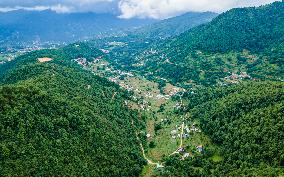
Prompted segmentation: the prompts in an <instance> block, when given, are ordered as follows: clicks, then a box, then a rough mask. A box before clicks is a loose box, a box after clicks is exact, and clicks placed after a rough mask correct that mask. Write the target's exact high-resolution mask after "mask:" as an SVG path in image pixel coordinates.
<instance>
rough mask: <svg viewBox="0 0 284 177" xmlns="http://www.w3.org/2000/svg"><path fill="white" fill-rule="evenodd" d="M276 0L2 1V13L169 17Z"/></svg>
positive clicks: (0, 9) (255, 4) (0, 2)
mask: <svg viewBox="0 0 284 177" xmlns="http://www.w3.org/2000/svg"><path fill="white" fill-rule="evenodd" d="M274 1H276V0H0V12H1V11H2V12H6V11H11V10H16V9H26V10H46V9H50V10H53V11H56V12H59V13H67V12H89V11H91V12H98V13H114V14H118V13H119V12H121V16H120V17H121V18H133V17H139V18H148V17H150V18H157V19H161V18H167V17H171V16H176V15H179V14H181V13H184V12H188V11H214V12H223V11H225V10H228V9H230V8H233V7H243V6H258V5H262V4H267V3H271V2H274Z"/></svg>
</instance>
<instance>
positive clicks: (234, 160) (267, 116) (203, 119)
mask: <svg viewBox="0 0 284 177" xmlns="http://www.w3.org/2000/svg"><path fill="white" fill-rule="evenodd" d="M187 97H188V100H189V105H188V111H189V113H190V114H191V117H192V119H195V120H198V121H200V125H201V126H202V130H203V131H205V133H206V134H207V135H209V137H210V138H211V139H212V140H213V142H214V143H215V144H216V145H217V146H218V147H219V148H220V151H221V155H222V159H221V161H217V162H216V160H215V162H214V153H216V151H214V149H212V148H211V149H206V148H205V152H204V154H203V155H200V156H197V157H194V158H192V159H188V160H186V161H180V160H179V159H177V158H169V159H167V162H166V164H167V167H166V168H165V170H163V171H162V172H161V173H162V174H164V175H166V176H171V175H172V176H204V175H205V176H209V175H214V176H279V175H280V174H282V175H283V174H284V170H283V165H284V156H283V154H284V151H283V150H284V149H283V147H284V141H283V140H284V131H283V127H284V121H283V120H284V114H283V113H284V112H283V111H284V84H283V83H277V82H255V83H252V82H245V83H243V84H239V85H234V86H229V87H220V88H208V89H202V90H200V91H198V92H197V93H196V94H190V95H187ZM212 156H213V158H212Z"/></svg>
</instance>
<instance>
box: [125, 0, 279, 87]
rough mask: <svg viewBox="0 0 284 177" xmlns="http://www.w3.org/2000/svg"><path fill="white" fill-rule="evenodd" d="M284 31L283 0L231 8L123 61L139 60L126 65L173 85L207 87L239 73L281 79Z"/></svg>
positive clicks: (258, 77)
mask: <svg viewBox="0 0 284 177" xmlns="http://www.w3.org/2000/svg"><path fill="white" fill-rule="evenodd" d="M283 29H284V2H283V1H282V2H275V3H272V4H269V5H265V6H261V7H250V8H237V9H232V10H230V11H228V12H225V13H223V14H221V15H219V16H218V17H216V18H214V19H213V20H212V21H211V22H209V23H207V24H204V25H201V26H198V27H195V28H193V29H191V30H189V31H187V32H185V33H183V34H181V35H179V36H177V37H174V38H172V39H169V40H167V41H165V42H160V44H153V45H151V46H150V47H148V49H145V52H144V53H142V52H140V53H141V54H138V56H137V57H132V58H134V59H132V58H130V59H129V61H131V62H128V63H135V62H136V63H139V66H136V65H132V66H133V67H132V68H131V69H133V70H136V71H140V72H141V73H143V74H147V73H149V71H150V72H152V73H153V74H152V75H153V76H154V77H163V78H165V79H167V80H169V81H170V82H172V83H175V84H177V83H178V84H181V83H184V84H186V85H188V84H189V85H190V84H192V83H193V84H198V85H212V84H217V83H224V80H226V78H230V77H231V76H232V77H233V78H234V77H235V74H237V75H240V74H241V73H246V74H248V75H246V74H245V75H246V76H250V78H252V79H270V80H284V73H283V71H284V65H283V63H284V62H283V61H284V58H283V56H284V30H283ZM133 60H135V61H133ZM121 63H123V61H122V62H121ZM247 78H249V77H247Z"/></svg>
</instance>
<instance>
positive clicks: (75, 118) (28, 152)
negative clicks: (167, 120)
mask: <svg viewBox="0 0 284 177" xmlns="http://www.w3.org/2000/svg"><path fill="white" fill-rule="evenodd" d="M71 50H72V47H71V46H69V47H67V48H66V50H65V49H60V50H43V51H36V52H32V53H29V54H26V55H23V56H20V57H19V58H17V59H16V60H15V61H14V62H13V63H8V65H10V64H12V65H13V66H11V67H5V65H4V66H1V67H3V68H9V69H7V71H6V72H5V77H3V78H2V81H1V86H0V90H1V91H0V115H1V116H0V119H1V120H0V123H1V125H0V127H1V128H0V130H1V135H0V140H1V141H0V142H1V145H0V147H1V148H0V164H1V165H0V171H1V175H3V176H14V175H19V176H38V175H39V176H50V175H51V176H52V175H54V174H55V172H56V175H59V176H64V175H66V174H69V175H71V176H113V175H115V176H138V174H139V173H140V171H141V169H142V166H143V165H144V164H145V161H144V159H143V158H142V157H141V153H140V148H139V145H138V143H136V142H137V141H136V138H135V134H134V129H133V128H134V127H133V126H132V125H131V122H132V121H133V122H134V123H135V125H136V126H137V127H142V128H143V123H142V121H141V119H139V116H138V114H137V112H135V111H131V110H129V109H128V108H126V107H125V106H124V101H125V100H127V98H128V96H129V95H128V93H127V92H126V91H124V90H122V89H120V88H119V87H118V86H117V85H115V84H113V83H110V82H109V81H107V80H106V79H103V78H100V77H97V76H94V75H93V74H92V73H90V72H88V71H84V70H83V69H81V68H80V67H79V66H77V65H76V64H75V63H74V62H73V61H72V59H74V58H73V57H75V56H74V55H75V54H76V57H78V56H77V55H79V53H80V51H79V50H78V49H75V48H74V53H73V52H72V51H71ZM88 51H91V50H88ZM70 52H71V53H72V55H71V56H70V55H69V53H70ZM81 52H82V53H81V54H83V55H87V56H88V54H87V53H84V52H85V51H83V50H82V51H81ZM40 57H50V58H52V59H53V60H52V61H49V62H46V63H40V62H39V61H38V58H40ZM80 57H83V56H80ZM1 69H2V68H1ZM1 71H4V70H1ZM114 93H116V97H115V98H114V99H113V100H112V96H113V94H114Z"/></svg>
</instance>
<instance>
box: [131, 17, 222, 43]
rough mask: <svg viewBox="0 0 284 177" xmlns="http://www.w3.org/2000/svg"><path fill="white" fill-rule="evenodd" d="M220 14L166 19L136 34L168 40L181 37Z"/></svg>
mask: <svg viewBox="0 0 284 177" xmlns="http://www.w3.org/2000/svg"><path fill="white" fill-rule="evenodd" d="M217 15H218V14H217V13H213V12H203V13H199V12H188V13H186V14H183V15H181V16H177V17H173V18H169V19H165V20H162V21H159V22H157V23H154V24H151V25H147V26H145V27H142V28H140V29H138V30H136V31H135V33H136V34H140V35H144V36H145V37H149V38H152V37H155V38H157V37H159V38H166V37H171V36H175V35H179V34H181V33H183V32H185V31H187V30H189V29H191V28H193V27H196V26H198V25H201V24H204V23H208V22H210V21H211V20H212V19H213V18H215V17H216V16H217Z"/></svg>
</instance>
